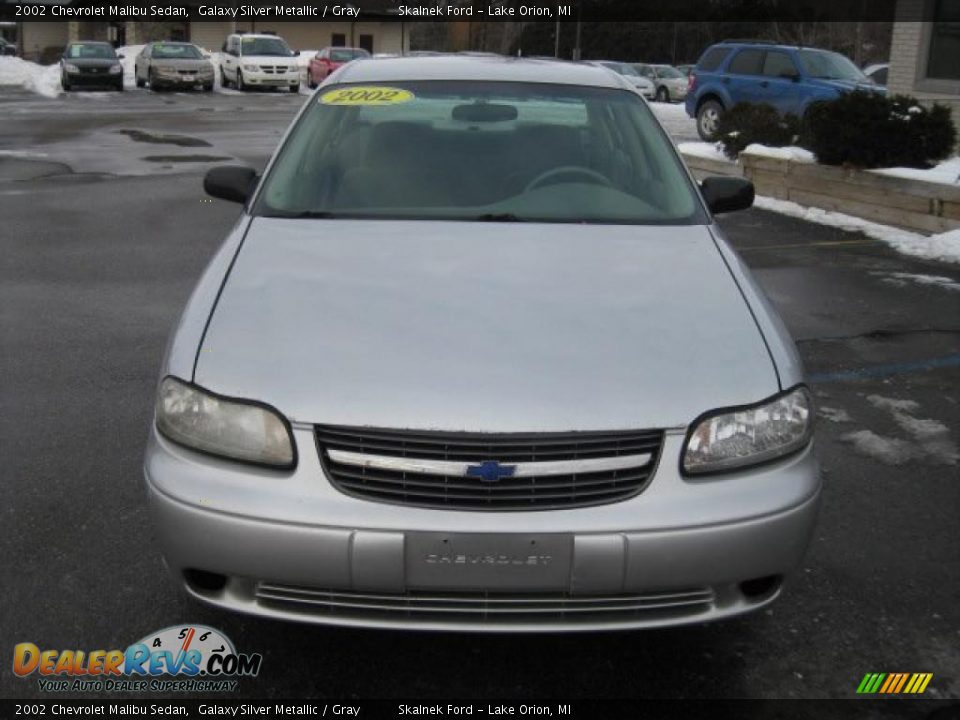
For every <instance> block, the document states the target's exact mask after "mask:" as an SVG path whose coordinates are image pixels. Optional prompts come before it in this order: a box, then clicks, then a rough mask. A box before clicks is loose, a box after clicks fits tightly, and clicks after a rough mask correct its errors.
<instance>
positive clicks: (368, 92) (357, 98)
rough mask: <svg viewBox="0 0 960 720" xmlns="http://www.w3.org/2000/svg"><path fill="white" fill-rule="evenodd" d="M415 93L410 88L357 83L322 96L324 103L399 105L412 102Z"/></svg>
mask: <svg viewBox="0 0 960 720" xmlns="http://www.w3.org/2000/svg"><path fill="white" fill-rule="evenodd" d="M413 98H414V95H413V93H412V92H410V91H409V90H401V89H400V88H392V87H374V86H372V85H362V86H361V85H357V86H354V87H345V88H339V89H338V90H331V91H330V92H326V93H324V94H323V95H321V96H320V103H321V104H322V105H399V104H400V103H405V102H410V101H411V100H413Z"/></svg>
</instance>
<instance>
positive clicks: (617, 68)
mask: <svg viewBox="0 0 960 720" xmlns="http://www.w3.org/2000/svg"><path fill="white" fill-rule="evenodd" d="M587 64H588V65H596V66H597V67H604V68H607V70H613V71H614V72H615V73H617V74H618V75H623V77H625V78H626V79H627V80H628V81H629V82H630V83H632V84H633V86H634V87H635V88H637V91H638V92H639V93H640V94H641V95H643V96H644V97H645V98H646V99H647V100H653V99H654V97H656V95H657V88H656V86H655V85H654V84H653V83H652V82H651V81H650V80H649V79H648V78H645V77H643V75H641V74H640V73H639V72H637V70H636V68H634V67H633V65H631V64H629V63H623V62H617V61H615V60H588V61H587Z"/></svg>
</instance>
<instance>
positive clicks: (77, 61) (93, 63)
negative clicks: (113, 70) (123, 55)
mask: <svg viewBox="0 0 960 720" xmlns="http://www.w3.org/2000/svg"><path fill="white" fill-rule="evenodd" d="M65 62H66V63H67V64H69V65H76V66H77V67H78V68H109V67H113V66H114V65H119V64H120V61H119V60H116V59H112V58H74V59H71V60H66V61H65Z"/></svg>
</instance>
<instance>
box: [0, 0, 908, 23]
mask: <svg viewBox="0 0 960 720" xmlns="http://www.w3.org/2000/svg"><path fill="white" fill-rule="evenodd" d="M895 9H896V0H671V1H670V2H641V1H640V0H567V1H564V0H486V1H484V0H342V1H338V0H332V1H329V2H309V1H308V0H304V1H302V2H298V1H297V0H279V1H274V2H269V1H264V0H189V1H185V0H179V1H173V2H162V1H161V2H156V1H151V2H147V1H146V0H144V1H142V2H141V1H139V0H128V1H127V2H105V1H104V0H48V1H45V2H44V1H36V2H20V1H19V0H16V1H11V0H0V20H6V21H11V20H12V21H24V22H63V21H109V22H123V21H130V22H147V21H151V22H162V21H190V22H215V21H216V22H220V21H231V20H233V21H251V20H252V21H258V20H259V21H271V22H303V21H314V22H332V21H351V22H363V21H376V22H384V21H392V22H423V21H433V22H503V21H507V22H578V21H582V22H596V21H629V22H635V21H651V22H657V21H674V22H677V21H705V22H719V21H725V22H737V21H744V22H745V21H811V22H812V21H818V22H830V21H851V20H858V21H859V20H862V21H892V20H893V19H894V14H895Z"/></svg>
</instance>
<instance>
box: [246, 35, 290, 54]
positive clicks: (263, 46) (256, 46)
mask: <svg viewBox="0 0 960 720" xmlns="http://www.w3.org/2000/svg"><path fill="white" fill-rule="evenodd" d="M241 47H242V48H243V53H242V54H244V55H268V56H277V57H290V56H291V55H292V54H293V53H291V52H290V48H288V47H287V44H286V43H285V42H284V41H283V40H281V39H280V38H251V37H245V38H243V40H242V41H241Z"/></svg>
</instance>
